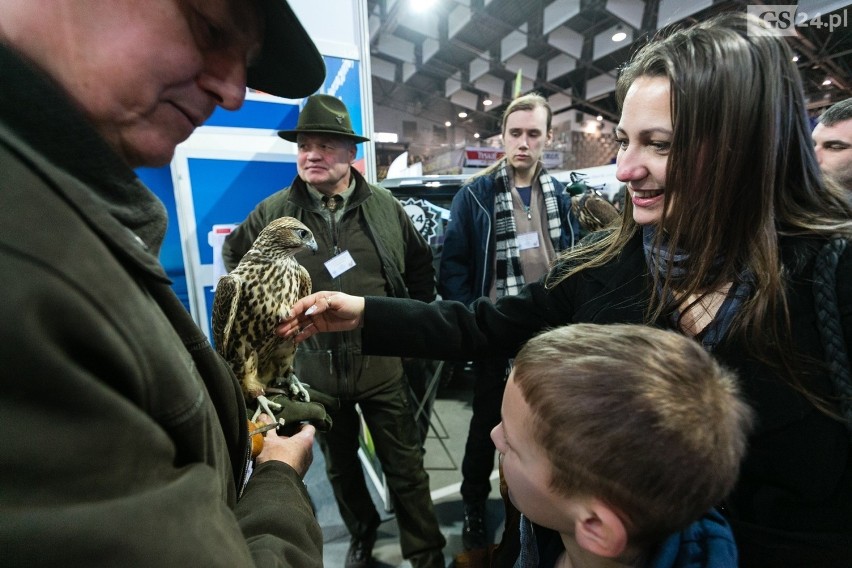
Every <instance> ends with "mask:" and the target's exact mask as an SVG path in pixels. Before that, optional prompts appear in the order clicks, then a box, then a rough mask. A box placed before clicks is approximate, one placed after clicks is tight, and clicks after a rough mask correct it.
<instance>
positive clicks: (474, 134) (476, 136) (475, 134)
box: [473, 132, 479, 140]
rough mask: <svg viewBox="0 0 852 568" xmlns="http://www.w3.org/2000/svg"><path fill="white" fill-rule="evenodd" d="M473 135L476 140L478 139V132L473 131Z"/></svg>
mask: <svg viewBox="0 0 852 568" xmlns="http://www.w3.org/2000/svg"><path fill="white" fill-rule="evenodd" d="M473 137H474V138H476V139H477V140H479V132H474V133H473Z"/></svg>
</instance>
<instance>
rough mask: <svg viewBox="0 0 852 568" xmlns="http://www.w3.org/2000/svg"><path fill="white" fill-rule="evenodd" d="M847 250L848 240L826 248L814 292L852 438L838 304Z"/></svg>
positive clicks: (850, 390)
mask: <svg viewBox="0 0 852 568" xmlns="http://www.w3.org/2000/svg"><path fill="white" fill-rule="evenodd" d="M844 250H846V239H844V238H839V237H838V238H834V239H831V240H830V241H828V242H827V243H826V244H825V245H823V247H822V249H821V250H820V251H819V254H818V255H817V258H816V264H815V265H814V284H813V292H814V304H815V306H816V313H817V323H818V327H819V333H820V338H821V339H822V344H823V350H824V354H825V361H826V363H828V369H829V373H830V374H831V381H832V383H833V384H834V389H835V392H836V393H837V396H838V399H839V404H840V414H841V416H842V417H843V419H844V422H845V424H846V428H847V429H848V430H849V434H850V436H852V372H850V368H849V353H848V352H847V349H846V341H845V339H844V337H843V325H842V324H841V321H840V307H839V305H838V303H837V265H838V263H839V262H840V257H841V256H842V255H843V251H844Z"/></svg>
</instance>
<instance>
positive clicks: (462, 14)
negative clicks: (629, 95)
mask: <svg viewBox="0 0 852 568" xmlns="http://www.w3.org/2000/svg"><path fill="white" fill-rule="evenodd" d="M430 4H431V6H430ZM756 4H760V2H755V1H751V2H741V1H713V0H646V1H642V0H432V2H429V1H428V0H368V12H369V19H370V25H369V27H370V51H371V57H370V66H371V72H372V76H373V80H372V91H373V105H374V107H375V108H376V109H380V108H382V107H386V108H389V109H393V110H395V111H399V112H402V113H406V114H409V115H411V116H414V117H417V118H419V119H422V120H426V121H430V122H433V123H435V124H441V125H442V124H444V122H445V121H452V122H453V124H454V125H456V126H461V127H464V128H465V129H467V130H470V131H471V132H477V133H481V135H482V136H490V135H492V134H495V133H498V132H499V130H500V127H499V119H500V115H501V113H502V111H503V110H504V109H505V106H506V104H507V103H508V101H509V100H511V97H512V94H513V92H514V91H515V89H516V85H519V86H520V91H521V92H528V91H530V90H536V91H537V92H539V93H541V94H543V95H545V96H547V97H548V99H549V100H550V103H551V107H552V108H553V109H554V112H555V113H557V114H561V113H563V112H578V111H580V112H584V113H587V114H590V115H600V116H602V117H603V118H605V119H607V120H610V121H616V120H617V117H618V110H617V106H616V103H615V97H614V87H615V80H616V76H617V69H618V67H619V66H620V65H621V64H623V63H624V62H625V61H626V60H627V59H628V58H629V57H630V54H631V53H633V52H634V51H635V50H636V49H638V47H640V46H641V45H642V44H643V43H644V42H645V41H647V38H649V37H651V36H653V35H654V34H655V33H656V32H657V30H658V29H659V28H661V27H664V26H665V25H668V24H672V23H676V22H689V21H696V20H704V19H706V18H708V17H710V16H712V15H714V14H717V13H719V12H722V11H731V10H737V11H746V9H747V6H749V5H756ZM763 4H764V5H766V6H767V7H769V6H771V5H770V4H769V3H767V2H763ZM808 10H810V14H811V15H813V14H816V13H818V12H819V13H821V14H822V16H823V18H822V20H821V22H813V23H812V24H811V22H805V23H806V24H811V25H799V26H797V27H796V31H797V32H798V33H797V35H795V36H792V37H789V38H788V40H789V41H790V45H791V46H792V47H793V50H794V51H795V53H796V55H797V56H798V58H799V59H798V62H797V63H798V66H799V69H800V72H801V73H802V77H803V80H804V84H805V90H806V93H807V96H808V100H809V107H810V108H811V109H812V110H813V112H818V111H819V110H820V109H822V108H824V107H826V106H828V105H829V104H831V103H832V102H836V101H838V100H841V99H844V98H846V97H850V96H852V3H850V2H830V1H829V2H827V1H824V0H822V1H820V0H808V1H802V2H799V13H800V16H801V14H806V13H808V12H807V11H808ZM818 23H822V25H821V26H818V25H817V24H818ZM616 32H623V33H624V34H626V38H625V39H624V40H622V41H621V42H615V41H613V37H612V36H613V35H614V34H615V33H616ZM487 100H490V101H492V104H491V105H486V104H484V103H485V102H486V101H487ZM460 112H463V113H466V114H467V116H466V117H464V118H459V117H458V114H459V113H460Z"/></svg>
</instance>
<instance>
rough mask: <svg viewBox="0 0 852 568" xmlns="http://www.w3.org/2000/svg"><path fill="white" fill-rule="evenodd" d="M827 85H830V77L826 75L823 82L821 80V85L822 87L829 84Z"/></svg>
mask: <svg viewBox="0 0 852 568" xmlns="http://www.w3.org/2000/svg"><path fill="white" fill-rule="evenodd" d="M829 85H831V78H830V77H826V78H825V81H823V82H822V86H823V87H827V86H829Z"/></svg>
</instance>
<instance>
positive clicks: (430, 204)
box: [379, 174, 471, 274]
mask: <svg viewBox="0 0 852 568" xmlns="http://www.w3.org/2000/svg"><path fill="white" fill-rule="evenodd" d="M470 177H471V176H470V174H460V175H432V176H430V175H426V176H411V177H401V178H389V179H385V180H383V181H382V182H381V183H380V184H379V185H381V186H382V187H385V188H387V189H389V190H390V191H391V193H393V194H394V196H396V198H397V199H399V201H400V202H401V203H402V205H403V207H405V211H406V212H407V213H408V216H409V217H411V220H412V221H413V222H414V226H415V227H417V230H418V231H420V234H421V235H423V238H424V239H426V242H427V243H429V244H430V245H431V246H432V256H433V258H434V263H435V273H436V274H437V272H438V267H439V265H440V262H441V250H442V249H443V247H444V229H445V228H446V227H447V223H448V222H449V220H450V205H451V204H452V201H453V196H454V195H455V194H456V192H457V191H458V190H459V189H460V188H461V186H462V185H464V182H466V181H467V180H468V179H470Z"/></svg>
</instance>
